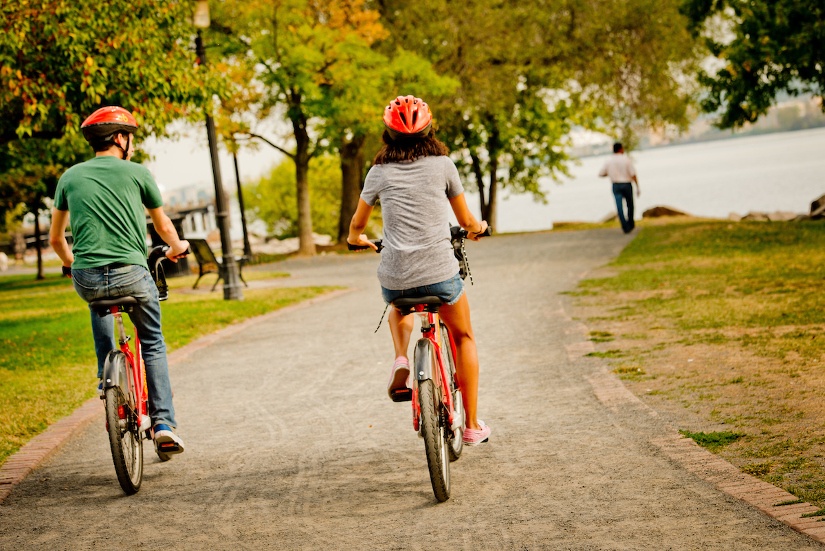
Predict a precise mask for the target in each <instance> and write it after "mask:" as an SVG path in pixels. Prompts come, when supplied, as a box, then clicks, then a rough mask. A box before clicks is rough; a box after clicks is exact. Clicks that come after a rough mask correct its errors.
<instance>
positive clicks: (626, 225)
mask: <svg viewBox="0 0 825 551" xmlns="http://www.w3.org/2000/svg"><path fill="white" fill-rule="evenodd" d="M613 197H615V198H616V210H617V211H618V212H619V222H621V224H622V230H623V231H624V232H625V233H630V232H631V231H633V228H635V227H636V223H635V222H634V221H633V184H631V183H630V182H624V183H618V184H613ZM622 199H624V202H625V203H627V216H626V217H625V214H624V206H623V205H622Z"/></svg>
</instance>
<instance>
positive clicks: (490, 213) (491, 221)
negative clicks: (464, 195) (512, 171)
mask: <svg viewBox="0 0 825 551" xmlns="http://www.w3.org/2000/svg"><path fill="white" fill-rule="evenodd" d="M490 156H491V159H490V188H489V189H488V190H487V195H488V197H489V201H488V202H487V212H486V213H482V216H483V217H484V219H485V220H487V224H488V225H489V226H491V227H493V228H495V227H496V215H497V214H498V204H497V202H496V197H497V196H498V175H497V174H496V172H497V171H498V157H497V156H498V152H496V157H492V152H490Z"/></svg>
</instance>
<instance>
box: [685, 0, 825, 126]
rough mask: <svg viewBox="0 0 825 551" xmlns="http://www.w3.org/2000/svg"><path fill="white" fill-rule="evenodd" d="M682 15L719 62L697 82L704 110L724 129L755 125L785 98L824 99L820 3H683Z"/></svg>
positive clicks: (824, 8)
mask: <svg viewBox="0 0 825 551" xmlns="http://www.w3.org/2000/svg"><path fill="white" fill-rule="evenodd" d="M683 11H684V13H685V14H686V15H687V16H688V17H689V19H690V21H691V22H692V26H691V29H692V31H693V32H694V35H696V36H701V37H703V39H704V42H705V44H706V45H707V47H708V49H709V50H710V53H711V54H712V55H713V56H715V58H716V60H717V63H716V64H715V67H714V68H711V69H707V70H703V71H702V72H701V73H700V77H699V81H700V83H701V84H702V85H703V86H704V87H705V88H706V91H707V95H706V96H705V97H704V98H703V100H702V108H703V109H704V110H705V111H707V112H709V113H717V114H719V120H718V121H717V126H719V127H720V128H736V127H739V126H742V125H743V124H745V123H748V122H754V121H756V120H757V119H758V118H759V117H760V116H761V115H764V114H765V113H766V112H767V110H768V108H770V106H771V105H773V103H774V102H775V101H776V97H777V95H778V94H781V93H788V94H791V95H798V94H803V93H811V94H813V95H815V96H818V97H819V98H822V96H823V92H825V69H823V68H825V48H823V45H825V25H823V24H822V22H823V19H825V5H823V3H822V2H821V1H814V0H748V1H745V0H685V4H684V8H683ZM822 108H823V111H825V103H823V104H822Z"/></svg>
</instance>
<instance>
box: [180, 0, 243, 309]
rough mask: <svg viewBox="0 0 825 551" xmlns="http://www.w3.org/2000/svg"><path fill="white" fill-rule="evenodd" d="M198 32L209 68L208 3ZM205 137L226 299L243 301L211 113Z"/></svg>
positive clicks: (202, 5)
mask: <svg viewBox="0 0 825 551" xmlns="http://www.w3.org/2000/svg"><path fill="white" fill-rule="evenodd" d="M192 22H193V23H194V25H195V28H197V29H198V36H197V37H196V38H195V53H196V54H197V56H198V63H200V64H201V65H206V49H205V48H204V45H203V36H202V34H201V30H202V29H207V28H209V4H208V3H207V2H206V1H203V0H201V1H199V2H198V3H197V4H196V6H195V15H194V17H193V18H192ZM206 137H207V139H208V140H209V155H210V157H211V158H212V176H213V178H214V180H215V210H216V211H217V212H216V213H215V218H217V222H218V230H219V231H220V234H221V253H222V255H223V260H222V263H221V271H222V272H223V274H221V275H222V276H223V299H224V300H243V292H242V291H241V283H240V272H239V270H238V264H237V262H235V255H234V254H232V241H231V239H230V236H229V211H228V209H227V204H226V203H227V201H226V196H225V195H224V193H223V182H222V181H221V167H220V164H219V162H218V141H217V137H216V135H215V121H214V120H212V117H211V115H210V114H209V111H208V110H207V111H206Z"/></svg>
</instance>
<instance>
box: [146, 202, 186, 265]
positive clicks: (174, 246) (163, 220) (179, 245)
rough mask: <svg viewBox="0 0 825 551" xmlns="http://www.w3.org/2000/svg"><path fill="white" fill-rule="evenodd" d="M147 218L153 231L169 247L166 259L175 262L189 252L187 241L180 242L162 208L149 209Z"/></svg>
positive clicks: (176, 231)
mask: <svg viewBox="0 0 825 551" xmlns="http://www.w3.org/2000/svg"><path fill="white" fill-rule="evenodd" d="M149 216H150V217H151V218H152V224H154V225H155V231H156V232H158V235H159V236H160V238H161V239H163V241H164V242H165V243H166V244H167V245H169V247H170V248H169V252H167V253H166V256H167V258H169V259H170V260H173V261H177V258H178V257H179V256H181V255H183V254H185V253H186V251H188V250H189V241H186V240H182V239H181V238H180V237H178V230H176V229H175V225H174V224H172V221H171V220H170V219H169V217H168V216H166V213H165V212H163V207H158V208H156V209H149Z"/></svg>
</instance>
